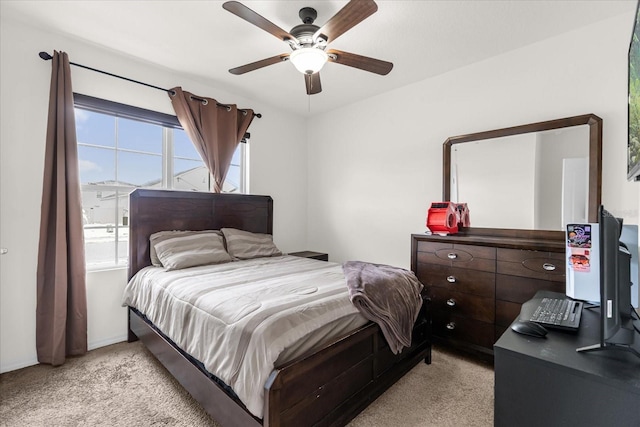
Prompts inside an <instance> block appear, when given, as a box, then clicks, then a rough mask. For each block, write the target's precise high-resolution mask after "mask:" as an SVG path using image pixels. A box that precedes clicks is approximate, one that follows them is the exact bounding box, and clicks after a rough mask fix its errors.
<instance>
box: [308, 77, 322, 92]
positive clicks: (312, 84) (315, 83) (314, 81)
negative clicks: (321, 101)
mask: <svg viewBox="0 0 640 427" xmlns="http://www.w3.org/2000/svg"><path fill="white" fill-rule="evenodd" d="M304 83H305V85H306V86H307V95H315V94H316V93H320V92H322V85H321V84H320V73H319V72H318V73H313V74H305V75H304Z"/></svg>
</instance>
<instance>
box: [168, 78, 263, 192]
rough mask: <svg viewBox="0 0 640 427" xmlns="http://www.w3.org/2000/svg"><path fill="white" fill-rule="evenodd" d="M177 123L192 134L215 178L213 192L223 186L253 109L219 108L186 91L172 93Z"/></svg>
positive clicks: (249, 122)
mask: <svg viewBox="0 0 640 427" xmlns="http://www.w3.org/2000/svg"><path fill="white" fill-rule="evenodd" d="M169 96H170V98H171V104H172V105H173V109H174V110H175V112H176V116H177V117H178V121H179V122H180V124H181V125H182V127H183V129H184V130H185V131H186V132H187V135H189V138H190V139H191V141H192V142H193V144H194V145H195V147H196V149H197V150H198V153H200V156H201V157H202V160H203V161H204V163H205V164H206V165H207V167H208V168H209V172H211V175H213V179H214V192H216V193H220V192H222V184H223V183H224V179H225V177H226V176H227V171H228V170H229V166H230V165H231V158H232V157H233V153H234V152H235V150H236V147H237V146H238V144H239V143H240V141H241V140H242V137H243V136H244V134H245V132H246V131H247V129H248V128H249V125H250V124H251V121H252V120H253V110H238V108H237V107H236V106H235V105H219V104H218V103H217V101H216V100H215V99H212V98H204V97H200V96H196V95H193V94H191V93H189V92H183V91H182V88H181V87H175V88H173V89H171V91H170V92H169Z"/></svg>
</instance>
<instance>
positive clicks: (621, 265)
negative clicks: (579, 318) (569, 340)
mask: <svg viewBox="0 0 640 427" xmlns="http://www.w3.org/2000/svg"><path fill="white" fill-rule="evenodd" d="M598 223H599V225H600V234H599V242H600V342H599V343H597V344H594V345H591V346H588V347H582V348H579V349H578V350H577V351H596V350H609V349H619V350H626V351H631V352H633V353H634V354H635V355H636V356H638V357H640V326H639V325H640V323H639V322H637V313H636V312H635V310H634V309H633V307H632V305H631V253H630V252H629V250H628V249H627V248H626V246H625V245H624V244H623V243H622V242H620V234H621V232H622V219H618V218H616V217H614V216H613V215H611V214H610V213H609V212H608V211H607V210H606V209H605V208H604V206H600V208H599V209H598Z"/></svg>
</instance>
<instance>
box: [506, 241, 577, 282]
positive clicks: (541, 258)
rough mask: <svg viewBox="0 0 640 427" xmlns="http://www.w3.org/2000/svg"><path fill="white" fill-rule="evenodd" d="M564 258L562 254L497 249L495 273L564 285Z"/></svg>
mask: <svg viewBox="0 0 640 427" xmlns="http://www.w3.org/2000/svg"><path fill="white" fill-rule="evenodd" d="M564 258H565V257H564V253H555V252H540V251H527V250H519V249H505V248H498V252H497V272H498V273H500V274H508V275H511V276H522V277H529V278H533V279H541V280H551V281H555V282H563V283H564V281H565V261H564Z"/></svg>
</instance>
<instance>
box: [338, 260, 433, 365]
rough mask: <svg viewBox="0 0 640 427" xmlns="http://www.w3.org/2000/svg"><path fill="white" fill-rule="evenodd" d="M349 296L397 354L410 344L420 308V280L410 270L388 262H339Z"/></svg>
mask: <svg viewBox="0 0 640 427" xmlns="http://www.w3.org/2000/svg"><path fill="white" fill-rule="evenodd" d="M342 270H343V271H344V275H345V277H346V278H347V287H348V288H349V297H350V298H351V302H352V303H353V305H354V306H355V307H356V308H357V309H358V310H359V311H360V313H362V315H363V316H364V317H366V318H367V319H369V320H371V321H373V322H376V323H377V324H378V325H379V326H380V329H381V330H382V333H383V335H384V337H385V339H386V340H387V343H388V344H389V347H390V348H391V351H392V352H393V354H398V353H400V351H402V348H403V347H409V346H410V345H411V331H412V329H413V325H414V323H415V322H416V319H417V318H418V313H419V312H420V308H421V307H422V297H421V296H420V291H422V283H420V281H418V279H417V277H416V276H415V274H413V272H411V271H408V270H405V269H403V268H398V267H391V266H389V265H380V264H371V263H366V262H361V261H348V262H345V263H344V264H343V265H342Z"/></svg>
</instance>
